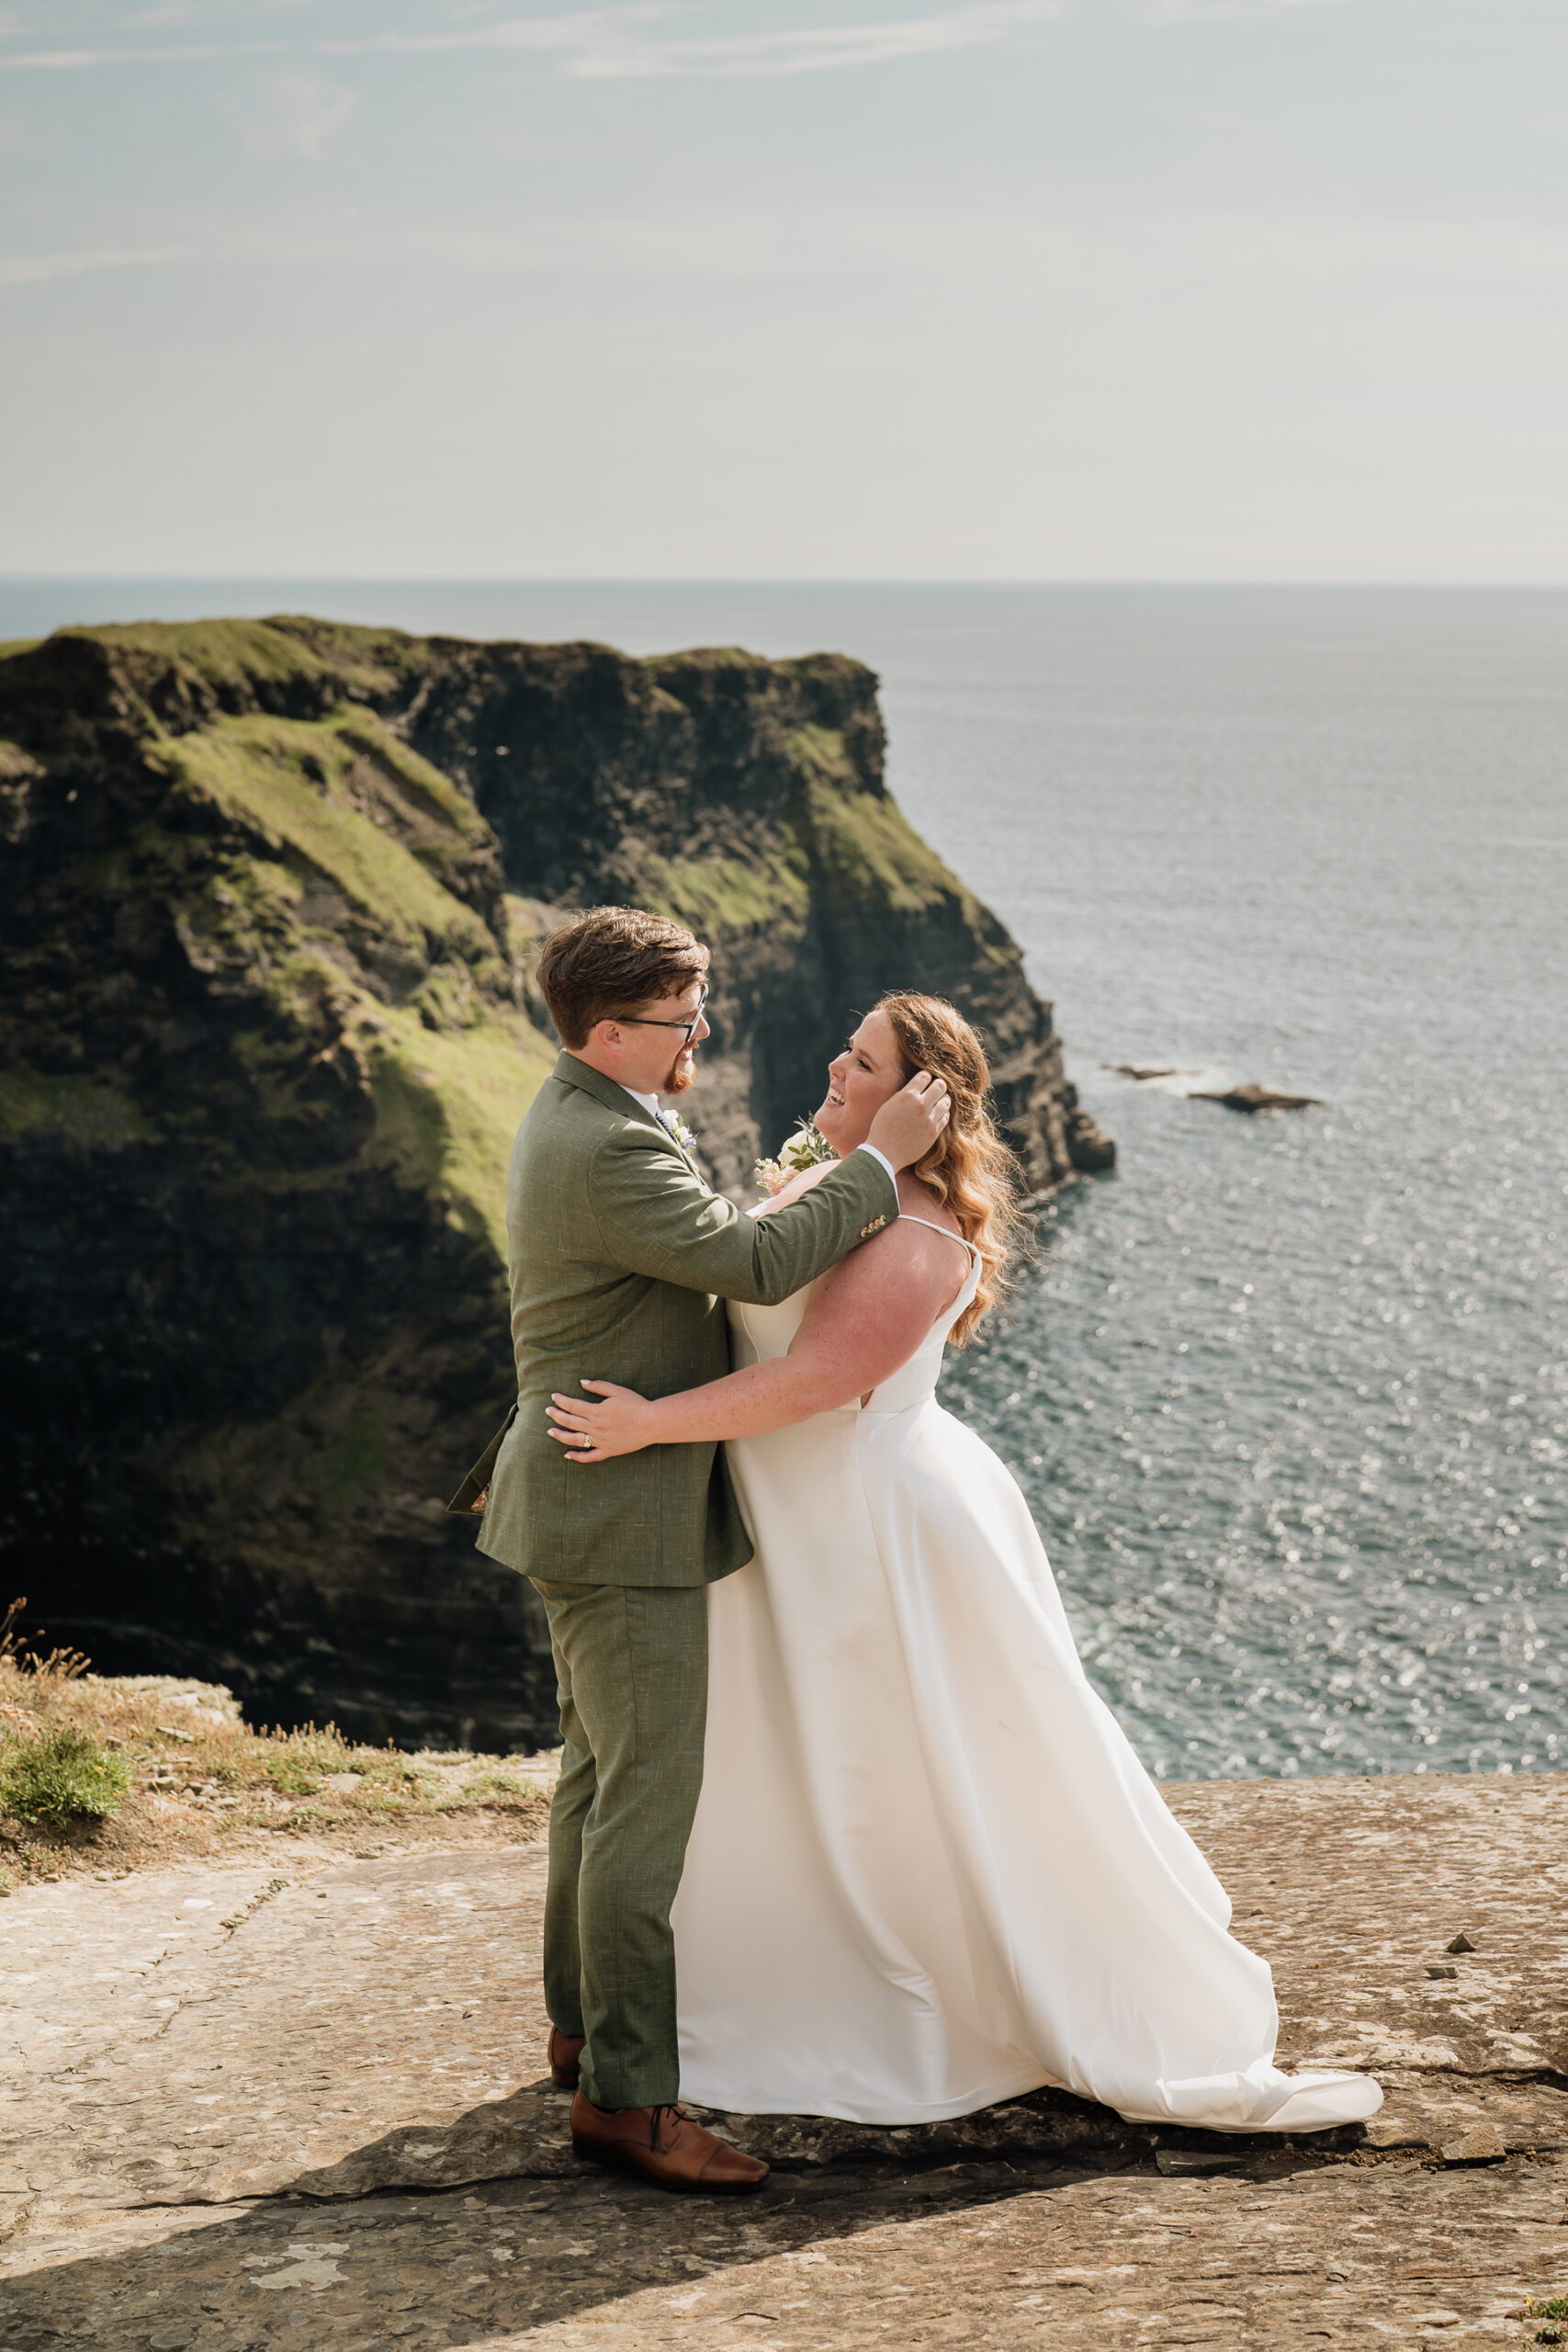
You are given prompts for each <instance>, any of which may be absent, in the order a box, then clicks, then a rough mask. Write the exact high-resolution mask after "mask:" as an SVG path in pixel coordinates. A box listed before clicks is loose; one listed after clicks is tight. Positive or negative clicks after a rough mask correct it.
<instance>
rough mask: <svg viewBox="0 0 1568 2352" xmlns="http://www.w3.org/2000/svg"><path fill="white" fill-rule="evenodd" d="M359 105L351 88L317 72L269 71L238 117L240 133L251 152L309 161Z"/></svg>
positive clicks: (312, 159) (325, 145)
mask: <svg viewBox="0 0 1568 2352" xmlns="http://www.w3.org/2000/svg"><path fill="white" fill-rule="evenodd" d="M358 104H359V99H358V96H357V95H356V94H355V92H354V91H353V90H344V89H342V88H340V87H339V85H337V84H336V83H335V82H328V81H324V80H323V79H322V77H321V74H272V75H270V76H269V77H268V78H267V80H265V82H264V83H263V84H262V85H261V87H260V88H259V90H258V91H257V93H256V96H255V100H254V105H253V106H252V107H251V109H250V110H249V111H248V112H247V113H245V114H243V116H242V117H241V122H240V136H241V137H242V139H243V141H244V143H245V146H246V148H247V149H248V150H249V152H250V153H252V154H253V155H297V156H299V157H301V158H302V159H303V160H304V161H306V162H309V163H313V162H314V161H315V160H316V159H317V158H318V157H319V156H321V155H324V154H325V153H326V151H327V146H328V143H329V141H331V140H332V139H333V137H334V135H335V134H336V133H337V132H338V131H340V130H342V129H343V127H344V124H345V123H346V122H347V121H348V119H349V118H350V116H351V115H352V114H353V113H354V111H355V107H357V106H358Z"/></svg>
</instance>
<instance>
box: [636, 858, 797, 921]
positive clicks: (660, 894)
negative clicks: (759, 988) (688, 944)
mask: <svg viewBox="0 0 1568 2352" xmlns="http://www.w3.org/2000/svg"><path fill="white" fill-rule="evenodd" d="M805 864H806V861H805V858H804V857H803V856H802V855H801V854H799V853H798V852H797V851H796V852H793V853H791V852H786V853H785V854H784V856H783V857H781V858H780V859H778V860H776V861H775V862H774V863H773V864H771V865H746V864H743V863H742V861H741V860H740V859H739V858H738V857H703V858H697V857H684V858H677V857H648V858H645V859H644V861H643V864H642V871H641V903H642V904H643V905H644V906H646V907H647V908H648V909H649V911H650V912H651V913H653V914H664V915H672V916H673V917H674V918H675V920H676V922H683V923H686V924H688V925H690V927H691V928H692V929H693V930H694V931H695V932H697V933H700V934H702V935H704V936H711V934H712V933H715V932H718V931H754V930H761V929H763V928H766V929H769V930H788V929H790V928H791V927H796V928H798V927H799V926H800V925H802V924H804V922H805V921H806V918H807V913H808V912H809V911H810V906H811V894H810V891H809V890H808V888H807V882H806V875H805Z"/></svg>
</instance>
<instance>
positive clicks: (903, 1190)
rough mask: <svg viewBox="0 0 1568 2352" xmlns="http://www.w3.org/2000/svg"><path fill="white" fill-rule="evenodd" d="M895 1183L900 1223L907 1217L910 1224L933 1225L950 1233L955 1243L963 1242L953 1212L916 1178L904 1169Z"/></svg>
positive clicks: (894, 1228) (891, 1228)
mask: <svg viewBox="0 0 1568 2352" xmlns="http://www.w3.org/2000/svg"><path fill="white" fill-rule="evenodd" d="M897 1182H898V1212H899V1217H900V1221H901V1220H902V1219H903V1218H904V1217H908V1218H909V1220H910V1221H911V1223H914V1222H916V1221H917V1220H918V1221H919V1222H920V1223H922V1224H926V1225H934V1226H937V1227H940V1228H941V1230H942V1232H943V1233H951V1234H952V1236H953V1239H954V1240H955V1241H962V1240H963V1238H964V1235H963V1232H962V1230H961V1229H960V1227H959V1223H958V1219H957V1218H956V1217H955V1216H953V1211H952V1210H951V1209H950V1208H948V1207H947V1206H946V1205H945V1204H944V1203H943V1202H942V1201H939V1200H938V1199H937V1197H936V1194H935V1193H931V1192H929V1191H928V1190H927V1188H926V1187H925V1185H924V1184H922V1183H921V1182H920V1180H919V1177H918V1176H912V1175H911V1174H910V1173H909V1170H908V1169H907V1168H906V1169H905V1170H903V1171H902V1172H901V1174H900V1175H899V1177H898V1180H897ZM897 1229H898V1228H897V1226H893V1227H890V1228H889V1230H890V1231H892V1232H897Z"/></svg>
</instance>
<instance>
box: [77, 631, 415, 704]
mask: <svg viewBox="0 0 1568 2352" xmlns="http://www.w3.org/2000/svg"><path fill="white" fill-rule="evenodd" d="M58 633H59V634H60V635H61V636H62V637H65V636H69V637H77V638H82V637H85V638H90V639H93V641H94V642H95V643H96V644H98V645H104V646H107V647H110V648H116V647H118V648H122V649H124V650H126V651H128V652H131V653H144V654H145V653H152V654H157V655H159V656H161V657H162V659H163V660H164V661H165V662H176V663H178V664H179V665H181V666H182V667H183V668H185V669H187V670H190V671H192V672H194V673H195V674H196V676H197V678H199V679H201V680H202V681H203V683H204V684H207V685H209V686H211V687H213V688H215V689H216V690H217V691H218V692H219V693H220V694H221V693H223V692H224V691H225V690H230V691H235V690H239V689H242V688H243V687H245V686H247V685H249V684H253V683H254V684H266V685H284V684H288V683H290V682H291V681H296V680H297V681H301V682H307V683H310V684H319V685H323V686H325V685H328V684H330V686H331V687H333V688H335V689H336V690H337V691H339V692H348V693H355V692H357V693H360V694H384V693H386V692H387V691H388V690H389V688H391V687H393V686H395V685H396V684H397V674H398V669H399V666H400V662H399V657H400V654H402V653H403V651H404V650H405V649H406V647H407V646H408V644H409V642H410V640H409V639H407V638H405V637H402V636H401V635H400V632H398V631H397V630H392V629H388V630H372V629H344V630H339V631H330V630H329V628H327V627H325V626H323V625H322V624H321V623H315V624H310V625H309V626H308V627H307V628H299V626H298V625H294V626H291V625H290V622H289V620H288V618H287V617H284V616H279V617H278V618H277V619H275V620H265V621H252V620H214V621H129V622H126V621H118V622H109V623H107V624H105V625H103V626H101V627H97V628H72V629H62V630H61V631H59V632H58ZM329 636H330V642H328V639H329Z"/></svg>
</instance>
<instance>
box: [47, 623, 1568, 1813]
mask: <svg viewBox="0 0 1568 2352" xmlns="http://www.w3.org/2000/svg"><path fill="white" fill-rule="evenodd" d="M280 608H284V609H293V610H301V609H306V610H315V611H324V612H330V613H333V614H336V615H339V616H342V617H344V618H347V619H361V620H388V621H396V622H398V623H400V624H401V625H403V626H405V627H410V628H445V629H449V630H454V631H459V632H464V633H473V634H478V635H487V636H489V635H498V636H499V635H508V636H520V637H539V638H560V637H566V636H593V637H601V638H605V639H609V640H611V641H612V642H615V643H618V644H620V645H623V646H625V647H626V648H627V649H628V650H633V651H651V650H665V649H669V648H671V647H674V646H679V645H686V644H693V643H699V642H707V643H712V642H729V643H744V644H747V645H750V646H752V647H754V648H756V649H757V650H761V651H763V652H768V653H775V654H785V653H794V652H800V651H805V650H811V649H814V648H818V647H823V646H829V647H834V648H839V649H842V650H847V651H850V652H853V653H856V654H859V655H861V656H862V657H863V659H865V660H867V661H869V662H871V663H872V664H873V665H874V667H875V668H876V669H877V670H878V671H879V672H880V673H881V675H882V678H883V684H884V698H885V706H886V714H887V718H888V724H889V729H890V732H891V740H892V782H893V786H894V788H895V790H896V791H897V794H898V796H899V798H900V799H901V801H902V803H903V805H904V807H905V809H907V810H908V814H909V816H910V817H911V819H912V820H913V821H914V822H915V823H916V824H917V825H918V826H919V829H920V830H921V831H922V832H924V833H925V834H926V835H927V836H928V837H929V838H930V839H931V841H932V842H934V843H935V845H936V846H937V847H938V848H939V849H940V850H942V853H943V854H945V855H946V856H947V857H948V858H949V860H950V861H951V862H952V863H953V865H955V866H956V867H957V868H958V869H959V870H960V871H961V872H962V873H963V874H964V876H965V878H966V879H967V880H968V881H969V882H970V883H972V884H973V885H974V886H975V888H977V889H978V890H979V891H980V892H981V893H982V895H983V896H984V897H986V898H987V899H989V901H990V903H991V904H992V905H993V906H994V907H995V908H996V909H997V910H998V913H1000V914H1001V915H1002V917H1003V918H1004V920H1005V921H1006V922H1008V923H1009V924H1010V927H1011V928H1012V930H1013V931H1014V933H1016V934H1017V936H1018V937H1019V939H1020V940H1021V942H1022V943H1023V945H1024V948H1025V951H1026V954H1027V956H1028V960H1029V967H1030V971H1031V975H1032V978H1033V980H1034V982H1035V984H1036V986H1037V987H1039V988H1040V989H1041V990H1042V991H1043V993H1045V994H1047V995H1049V996H1051V997H1053V998H1054V999H1055V1003H1056V1009H1057V1019H1058V1023H1059V1025H1060V1027H1061V1029H1062V1032H1063V1034H1064V1036H1065V1038H1066V1046H1067V1053H1068V1064H1069V1068H1070V1069H1071V1070H1072V1072H1073V1074H1074V1076H1075V1077H1076V1078H1077V1081H1078V1084H1079V1086H1080V1088H1081V1090H1082V1091H1083V1094H1084V1096H1085V1098H1086V1100H1087V1101H1088V1102H1089V1103H1090V1104H1091V1105H1092V1107H1093V1108H1094V1110H1095V1112H1096V1114H1098V1115H1099V1116H1100V1119H1101V1121H1102V1123H1103V1124H1104V1125H1107V1126H1108V1127H1109V1128H1111V1131H1112V1132H1113V1133H1114V1134H1115V1135H1116V1136H1117V1138H1118V1140H1119V1143H1120V1145H1121V1149H1122V1160H1121V1167H1120V1170H1119V1171H1118V1173H1117V1174H1116V1175H1115V1176H1114V1177H1113V1178H1111V1179H1109V1180H1105V1181H1100V1182H1090V1183H1086V1184H1083V1185H1080V1186H1078V1187H1077V1189H1076V1190H1075V1191H1074V1192H1073V1193H1071V1194H1070V1195H1068V1196H1066V1198H1065V1199H1064V1200H1063V1201H1062V1202H1061V1203H1060V1204H1058V1205H1057V1207H1056V1208H1055V1211H1054V1212H1053V1213H1051V1214H1049V1215H1048V1216H1046V1217H1045V1218H1044V1219H1043V1223H1042V1241H1043V1254H1042V1257H1041V1260H1040V1262H1039V1264H1038V1265H1037V1266H1036V1268H1035V1269H1034V1270H1033V1271H1032V1272H1031V1273H1030V1274H1028V1275H1027V1277H1026V1278H1025V1279H1024V1281H1023V1282H1022V1283H1021V1285H1020V1288H1019V1292H1018V1295H1017V1301H1016V1306H1015V1308H1014V1311H1013V1314H1012V1317H1011V1318H1010V1322H1009V1324H1008V1325H1007V1327H1006V1328H1005V1329H1003V1330H1002V1331H1001V1332H1000V1333H999V1334H998V1337H997V1338H996V1339H995V1340H993V1342H992V1343H991V1345H990V1346H989V1347H987V1348H986V1349H984V1350H979V1351H976V1352H975V1353H974V1354H973V1355H972V1356H970V1357H967V1358H961V1359H958V1360H956V1361H954V1362H953V1363H951V1364H950V1368H949V1371H948V1373H947V1375H946V1379H945V1384H944V1392H943V1393H944V1397H945V1400H946V1401H947V1403H948V1404H949V1405H950V1406H951V1407H952V1408H953V1410H954V1411H955V1412H957V1413H959V1414H961V1415H962V1416H963V1417H964V1419H967V1420H969V1421H971V1422H972V1423H973V1424H974V1425H975V1426H976V1428H978V1429H980V1430H983V1431H984V1432H985V1433H986V1435H987V1437H988V1438H989V1439H990V1441H991V1442H993V1443H994V1444H995V1445H996V1446H997V1447H998V1451H999V1452H1000V1453H1002V1454H1003V1455H1004V1456H1005V1458H1006V1459H1007V1461H1008V1462H1009V1463H1010V1465H1011V1467H1012V1468H1013V1470H1014V1471H1015V1472H1016V1474H1017V1476H1019V1478H1020V1480H1021V1483H1022V1485H1023V1487H1024V1489H1025V1491H1026V1492H1027V1494H1028V1496H1029V1498H1030V1501H1031V1504H1032V1508H1033V1510H1034V1512H1035V1516H1036V1519H1037V1521H1038V1522H1039V1524H1040V1527H1041V1529H1042V1532H1043V1535H1044V1537H1045V1540H1046V1543H1047V1545H1048V1547H1049V1549H1050V1552H1051V1555H1052V1559H1053V1562H1054V1565H1055V1569H1056V1572H1057V1575H1058V1577H1059V1578H1060V1580H1061V1583H1062V1587H1063V1591H1064V1594H1065V1597H1066V1604H1067V1608H1068V1611H1069V1613H1070V1615H1071V1617H1072V1620H1073V1623H1074V1626H1075V1628H1076V1630H1077V1634H1078V1637H1079V1640H1080V1643H1081V1645H1082V1647H1083V1651H1084V1654H1085V1657H1086V1660H1087V1662H1088V1665H1089V1671H1090V1673H1091V1674H1092V1676H1093V1677H1094V1679H1095V1680H1096V1681H1097V1683H1098V1684H1099V1686H1100V1689H1101V1690H1102V1691H1104V1693H1105V1695H1106V1696H1107V1698H1108V1699H1110V1700H1111V1702H1112V1704H1113V1705H1114V1706H1115V1707H1116V1709H1117V1710H1118V1712H1119V1713H1120V1715H1121V1717H1122V1721H1123V1722H1124V1723H1125V1724H1126V1725H1127V1727H1128V1729H1129V1731H1130V1732H1131V1734H1132V1736H1133V1737H1134V1740H1135V1741H1136V1743H1137V1745H1138V1747H1139V1749H1140V1751H1141V1753H1142V1754H1143V1755H1144V1757H1145V1760H1146V1761H1147V1762H1148V1763H1149V1764H1150V1765H1151V1767H1152V1768H1153V1769H1154V1770H1156V1772H1158V1773H1160V1774H1162V1775H1164V1776H1167V1777H1178V1778H1189V1777H1197V1776H1201V1775H1209V1774H1256V1773H1297V1772H1303V1773H1313V1772H1331V1771H1369V1770H1371V1771H1405V1770H1504V1771H1512V1770H1541V1769H1545V1768H1550V1767H1552V1766H1555V1765H1557V1764H1559V1763H1561V1762H1564V1761H1568V1725H1565V1724H1564V1719H1563V1701H1564V1688H1565V1683H1568V1524H1565V1519H1564V1508H1563V1506H1564V1497H1565V1494H1568V1052H1565V1046H1564V1036H1565V1027H1568V1023H1565V1014H1568V594H1525V593H1521V594H1510V593H1498V592H1489V593H1475V594H1470V593H1462V592H1452V593H1419V592H1409V593H1406V592H1362V591H1307V590H1303V591H1284V590H1281V591H1269V590H1246V591H1244V590H1176V589H1164V590H1122V591H1118V590H1065V589H1064V590H1045V589H1008V590H989V589H918V590H917V589H909V590H888V589H879V588H860V589H847V588H816V587H805V586H802V587H790V588H742V587H726V586H714V587H678V588H660V587H614V586H604V587H597V586H593V585H582V584H579V585H568V586H560V587H545V586H524V587H505V586H468V587H465V586H461V585H457V584H452V583H445V584H432V583H420V582H407V583H389V582H375V583H362V584H355V583H353V582H339V583H324V582H246V583H243V584H240V583H232V582H230V583H216V582H183V583H182V582H162V583H158V584H156V585H155V586H154V585H152V584H141V585H139V584H135V583H111V584H104V583H97V584H93V583H63V582H62V583H54V584H53V585H51V586H44V585H39V584H36V583H35V584H33V585H31V586H28V585H27V584H25V583H16V584H13V585H12V586H10V587H9V588H6V587H4V586H0V636H6V637H10V636H19V635H24V634H30V633H32V632H33V631H35V630H37V629H39V628H44V627H48V626H51V625H52V623H53V622H55V621H57V620H62V619H65V618H82V619H87V618H110V617H114V618H130V617H133V616H135V617H139V616H146V615H152V614H158V615H161V616H165V617H178V616H185V615H189V614H192V613H197V612H210V611H214V610H225V611H254V612H265V611H269V610H277V609H280ZM1122 1061H1126V1062H1135V1063H1140V1064H1142V1063H1154V1064H1173V1065H1176V1066H1177V1067H1179V1069H1183V1070H1194V1071H1205V1072H1208V1073H1210V1074H1211V1078H1210V1080H1209V1081H1208V1082H1220V1081H1223V1080H1243V1079H1258V1080H1263V1081H1264V1082H1265V1083H1268V1084H1270V1085H1274V1086H1278V1087H1282V1088H1286V1089H1289V1090H1291V1091H1301V1092H1304V1093H1309V1094H1314V1095H1318V1096H1321V1097H1322V1098H1323V1101H1324V1106H1325V1107H1324V1108H1322V1109H1320V1110H1314V1111H1308V1112H1304V1113H1301V1114H1292V1115H1289V1116H1283V1115H1282V1116H1277V1117H1271V1118H1258V1119H1247V1118H1245V1117H1241V1116H1238V1115H1236V1114H1233V1113H1231V1112H1228V1111H1226V1110H1224V1109H1222V1108H1221V1107H1220V1106H1219V1105H1217V1104H1214V1103H1202V1102H1197V1101H1193V1100H1190V1099H1189V1098H1188V1097H1187V1096H1186V1095H1185V1094H1184V1093H1183V1092H1181V1091H1179V1090H1177V1089H1173V1088H1170V1087H1158V1088H1156V1087H1148V1086H1137V1085H1134V1084H1130V1083H1129V1082H1127V1081H1125V1080H1121V1079H1118V1078H1116V1077H1114V1076H1112V1075H1111V1074H1110V1072H1109V1071H1107V1070H1106V1069H1104V1068H1103V1067H1102V1065H1104V1064H1106V1063H1112V1062H1122Z"/></svg>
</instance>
